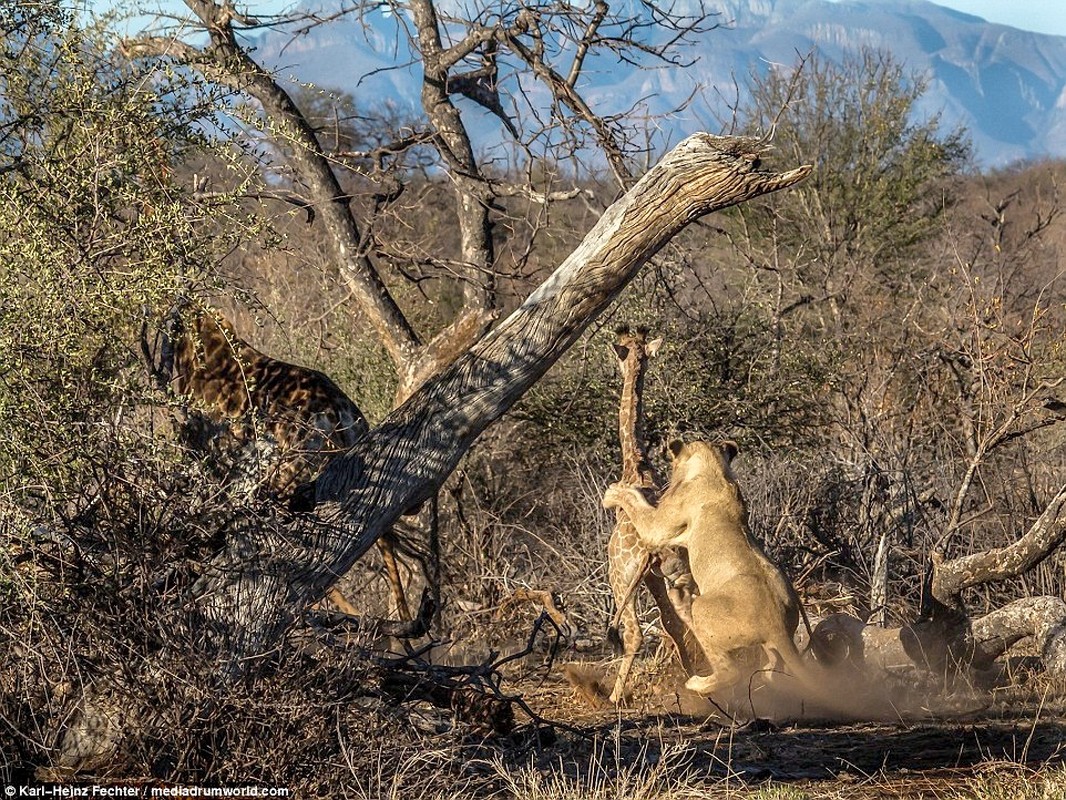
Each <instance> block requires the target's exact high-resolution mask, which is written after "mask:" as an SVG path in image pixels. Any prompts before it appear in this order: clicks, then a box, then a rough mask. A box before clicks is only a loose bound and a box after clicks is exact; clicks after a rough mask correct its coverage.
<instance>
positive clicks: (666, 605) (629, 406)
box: [607, 328, 702, 703]
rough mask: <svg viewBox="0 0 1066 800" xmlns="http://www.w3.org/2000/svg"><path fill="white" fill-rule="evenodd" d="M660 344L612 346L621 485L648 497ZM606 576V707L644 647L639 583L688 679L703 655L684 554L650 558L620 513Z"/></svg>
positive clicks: (634, 338) (630, 337) (641, 336)
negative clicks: (615, 652)
mask: <svg viewBox="0 0 1066 800" xmlns="http://www.w3.org/2000/svg"><path fill="white" fill-rule="evenodd" d="M661 344H662V339H655V340H653V341H650V342H649V341H647V331H645V330H644V329H637V330H636V331H631V330H629V329H628V328H622V329H620V330H619V331H618V341H617V342H616V343H615V344H614V351H615V354H616V355H617V356H618V367H619V370H620V371H621V373H622V394H621V399H620V402H619V412H618V438H619V441H620V443H621V446H622V479H621V483H624V484H629V485H632V486H639V487H641V488H643V489H649V490H651V491H655V490H656V489H657V486H658V482H657V480H656V475H655V472H654V470H653V468H652V466H651V463H650V462H649V461H648V456H647V449H646V447H645V443H644V434H643V420H644V406H643V394H644V373H645V371H646V368H647V363H648V359H649V358H652V357H654V355H655V353H656V352H657V351H658V349H659V346H660V345H661ZM607 573H608V577H609V579H610V583H611V593H612V594H613V595H614V602H615V608H616V610H615V615H614V618H613V619H612V621H611V625H610V628H609V629H608V634H607V635H608V638H609V639H610V640H611V641H612V643H613V644H614V645H615V648H616V649H618V646H619V644H620V645H621V650H622V663H621V665H620V666H619V668H618V676H617V678H616V679H615V684H614V689H613V690H612V691H611V702H612V703H620V702H621V701H622V700H623V699H624V697H625V684H626V681H627V680H628V678H629V672H630V670H631V669H632V667H633V661H634V660H635V659H636V656H637V652H638V651H639V650H640V646H641V644H643V642H644V634H643V632H642V631H641V629H640V620H639V619H638V617H637V598H636V594H637V588H638V586H639V585H640V583H641V580H642V579H643V583H644V585H645V586H647V587H648V590H649V591H650V592H651V595H652V598H653V599H654V600H655V603H656V605H657V606H658V607H659V616H660V620H661V622H662V625H663V628H664V629H665V630H666V633H667V635H668V636H669V637H670V638H671V639H672V640H673V642H674V645H675V646H676V648H677V651H678V655H679V656H680V657H681V662H682V665H683V666H684V668H685V671H686V672H687V673H688V674H689V675H692V674H695V672H694V670H695V669H697V668H698V666H699V663H700V660H701V659H702V652H701V651H700V650H699V646H698V644H697V643H696V642H695V638H694V637H693V636H692V633H691V630H690V626H689V625H688V624H686V622H685V618H686V617H687V616H688V614H687V613H686V612H687V609H688V608H689V607H690V606H691V595H692V592H693V591H694V590H695V582H694V581H693V580H692V575H691V573H690V572H689V569H688V558H687V555H686V554H685V553H684V552H683V551H670V552H666V553H662V554H654V553H651V552H650V551H649V550H647V549H646V548H645V547H644V545H642V544H641V542H640V538H639V537H638V536H637V532H636V530H635V529H634V528H633V525H632V523H631V522H630V521H629V517H628V516H626V514H625V512H624V511H622V510H621V509H619V510H618V511H617V513H616V516H615V526H614V530H613V531H612V532H611V538H610V540H609V541H608V543H607ZM619 624H621V627H622V636H621V639H619V635H618V627H619Z"/></svg>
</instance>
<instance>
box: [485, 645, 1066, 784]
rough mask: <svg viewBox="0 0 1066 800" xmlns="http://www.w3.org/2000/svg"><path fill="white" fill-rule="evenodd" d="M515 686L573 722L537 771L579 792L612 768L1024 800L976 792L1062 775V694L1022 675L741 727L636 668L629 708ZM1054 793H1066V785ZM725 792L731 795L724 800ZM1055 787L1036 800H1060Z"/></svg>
mask: <svg viewBox="0 0 1066 800" xmlns="http://www.w3.org/2000/svg"><path fill="white" fill-rule="evenodd" d="M609 669H610V668H609V667H608V668H607V670H609ZM607 675H608V676H610V675H611V673H610V672H609V671H608V672H607ZM514 678H515V681H514V684H513V685H515V686H520V687H521V690H522V694H523V697H524V698H525V700H526V702H527V703H528V704H529V706H530V708H531V709H533V710H534V712H535V713H536V714H538V715H540V716H542V717H544V718H545V719H547V720H552V721H554V722H558V723H562V724H564V725H566V726H570V729H565V728H558V729H557V734H558V736H559V740H558V741H557V742H556V743H555V744H554V745H553V746H551V747H547V748H544V749H543V751H541V754H540V761H541V763H540V764H539V765H538V766H539V767H540V768H542V769H550V770H552V771H555V772H562V773H564V774H566V775H567V776H568V777H569V778H571V779H573V780H574V781H575V783H576V784H577V785H583V784H582V781H583V780H587V778H588V773H589V772H590V771H595V770H600V771H603V772H604V773H605V774H607V773H611V772H613V773H615V774H614V778H613V779H616V780H617V779H618V778H619V775H620V774H621V773H626V774H628V775H630V776H632V775H634V774H638V773H641V772H647V771H653V772H654V771H658V772H659V774H660V778H662V777H663V775H662V773H663V772H664V771H669V770H674V771H675V772H676V773H677V774H678V775H683V779H680V778H679V779H678V781H679V782H680V783H682V784H683V785H685V786H689V787H691V786H692V785H693V783H694V781H695V783H696V784H698V785H699V784H702V785H706V787H707V789H708V791H710V792H711V793H710V794H708V795H706V796H714V797H719V796H736V797H746V796H753V795H752V793H754V796H756V797H760V798H762V797H767V798H777V797H782V798H793V797H795V798H806V797H833V798H851V797H856V798H919V797H936V798H942V797H950V798H955V797H993V796H995V797H1005V798H1006V797H1012V798H1016V800H1021V798H1020V797H1019V796H1018V795H1016V794H1012V793H1009V792H1005V793H1003V794H999V793H998V791H999V790H997V792H993V793H989V794H985V793H982V792H980V791H975V790H973V787H974V786H975V785H978V784H981V782H982V781H983V780H984V778H983V776H987V775H988V774H989V773H990V772H992V773H996V774H997V775H1000V774H1002V775H1006V776H1008V777H1009V776H1010V775H1015V776H1017V777H1018V779H1019V780H1020V781H1022V782H1023V784H1024V785H1028V784H1030V783H1031V782H1032V781H1031V780H1030V776H1032V775H1036V774H1041V773H1042V772H1047V771H1049V770H1050V771H1052V772H1054V773H1055V775H1056V776H1058V774H1059V773H1060V772H1061V771H1062V770H1063V769H1064V767H1066V750H1064V744H1066V713H1064V712H1066V686H1064V685H1062V682H1058V683H1057V684H1056V683H1055V682H1052V681H1048V680H1046V679H1045V678H1043V676H1040V675H1032V674H1020V675H1019V676H1016V677H1015V679H1014V680H1015V683H1014V684H1013V685H1011V686H1009V687H1008V688H1004V689H997V690H994V691H988V692H983V693H973V692H970V693H967V694H966V697H965V698H964V700H962V701H959V702H956V703H955V705H956V706H957V708H955V709H952V708H951V706H952V702H951V701H950V700H949V699H945V701H944V702H942V703H939V706H940V709H939V710H938V711H936V712H934V711H931V710H928V709H926V710H925V711H924V712H923V711H921V710H919V711H917V712H915V713H914V714H913V716H912V717H911V718H909V719H897V720H895V721H889V722H885V721H880V722H855V721H851V722H832V721H821V722H807V721H804V722H788V721H785V722H781V723H779V724H768V723H760V722H756V723H753V724H748V725H739V726H738V725H728V724H723V723H722V722H721V721H720V719H708V718H707V717H706V716H705V715H704V714H701V713H691V712H692V710H693V709H692V708H691V707H690V708H685V703H684V702H683V701H682V702H680V704H679V702H678V699H677V697H678V696H677V694H676V693H673V692H672V689H671V687H672V686H674V685H676V684H674V683H673V678H672V677H671V676H669V675H668V674H664V672H663V669H662V668H661V666H660V667H659V668H656V667H655V666H654V665H652V666H651V667H650V668H649V667H648V666H647V665H645V667H644V668H643V669H638V670H637V671H636V675H635V681H634V685H635V686H636V687H637V689H636V691H635V693H634V694H635V696H634V697H633V699H632V700H631V701H630V703H629V705H628V707H626V708H622V709H617V708H613V707H601V708H593V707H591V706H590V704H589V703H588V702H587V700H586V699H584V698H583V697H582V696H580V693H576V692H575V691H574V688H573V686H572V685H571V684H570V683H569V682H568V681H567V679H566V677H565V676H564V675H563V670H562V668H561V665H557V664H556V665H553V666H552V667H551V668H550V670H548V671H547V672H545V671H538V670H531V671H529V672H527V673H526V674H524V675H521V676H518V675H516V676H514ZM508 683H510V682H508ZM664 687H665V688H664ZM505 688H506V687H505ZM671 698H673V699H672V701H671ZM975 701H976V702H975ZM671 702H672V703H673V706H674V708H673V710H671V708H669V706H670V705H671ZM975 706H976V707H975ZM685 712H688V713H685ZM667 762H669V763H667ZM1062 774H1063V775H1064V776H1066V772H1063V773H1062ZM664 780H665V783H664V786H668V785H671V782H670V779H669V778H665V779H664ZM1056 781H1058V777H1056ZM1055 786H1056V787H1058V786H1061V787H1063V788H1062V789H1061V791H1063V795H1062V796H1064V797H1066V777H1064V779H1063V782H1062V783H1061V784H1059V783H1057V782H1056V783H1055ZM723 787H728V788H729V791H728V793H727V794H725V795H723V794H722V791H723ZM712 789H713V791H711V790H712ZM1056 791H1060V790H1059V789H1058V788H1054V789H1052V790H1051V793H1046V792H1043V793H1040V794H1036V795H1033V796H1038V797H1049V798H1050V797H1057V796H1059V795H1056V794H1055V793H1054V792H1056ZM667 794H669V792H667V793H665V794H664V795H663V796H666V795H667ZM578 796H580V793H579V795H578ZM619 796H624V795H619ZM641 796H649V797H658V796H660V795H659V794H658V793H649V794H647V795H643V794H642V795H641ZM671 796H678V797H683V796H691V795H689V794H687V793H686V792H685V791H680V792H677V793H676V794H675V795H671ZM699 796H703V795H702V793H701V795H699ZM1026 796H1028V795H1026Z"/></svg>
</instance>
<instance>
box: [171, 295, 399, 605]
mask: <svg viewBox="0 0 1066 800" xmlns="http://www.w3.org/2000/svg"><path fill="white" fill-rule="evenodd" d="M175 334H176V335H175ZM172 338H176V341H174V342H172V346H173V363H174V367H173V370H174V379H173V383H174V388H175V389H176V390H177V391H178V392H179V393H181V394H183V395H185V396H187V397H189V398H191V399H192V400H194V401H196V402H197V403H198V405H199V409H198V410H197V411H194V412H193V413H191V414H190V416H189V420H188V422H187V423H186V425H185V429H184V430H183V436H184V438H185V439H186V440H187V441H188V442H189V443H190V444H191V445H192V446H193V447H194V448H196V449H197V450H200V451H204V452H209V453H212V454H213V455H214V456H216V457H215V459H214V460H215V461H216V463H218V464H219V465H220V466H221V469H222V471H223V472H225V473H226V475H227V477H228V478H229V479H230V482H231V484H235V485H236V487H237V489H238V491H243V492H245V493H248V494H254V495H255V496H258V497H261V498H268V499H272V500H275V501H280V502H285V501H287V500H288V499H290V498H291V496H292V494H293V492H294V491H295V490H296V488H297V487H298V486H300V485H301V484H304V483H307V482H309V481H312V480H314V478H315V477H317V475H318V473H319V472H321V470H322V468H323V467H324V466H325V465H326V463H327V462H328V461H329V460H330V459H331V458H332V457H333V456H334V455H336V454H338V453H342V452H344V451H345V450H348V449H349V448H351V447H352V446H353V445H354V444H355V442H356V441H357V440H358V439H359V438H360V437H361V436H363V435H364V434H365V433H366V432H367V431H368V430H369V426H368V425H367V421H366V418H365V417H364V416H363V413H362V412H361V411H360V410H359V408H358V407H357V406H356V405H355V403H353V402H352V401H351V400H350V399H349V398H348V396H347V395H346V394H345V393H344V392H343V391H342V390H341V388H340V387H339V386H337V384H335V383H334V382H333V381H332V380H330V378H329V377H328V376H326V375H325V374H323V373H321V372H319V371H318V370H313V369H309V368H307V367H300V366H297V365H295V364H289V363H286V362H284V361H279V360H277V359H274V358H270V357H269V356H267V355H264V354H263V353H261V352H259V351H258V350H256V349H255V348H254V347H252V346H251V345H250V344H248V343H247V342H245V341H244V340H243V339H241V338H240V337H239V336H237V332H236V331H235V330H234V328H233V325H232V324H231V323H230V322H229V321H228V320H226V319H225V318H224V317H222V316H221V315H220V314H218V312H216V311H199V312H197V313H195V314H194V315H192V317H191V319H189V320H188V324H187V325H185V326H183V329H182V330H180V331H175V332H172ZM390 537H391V535H390V534H387V535H386V536H385V537H382V538H381V539H379V540H378V543H379V547H380V549H381V555H382V559H383V561H384V564H385V570H386V574H387V576H388V580H389V584H390V587H391V591H392V599H393V604H394V606H395V608H396V613H397V614H398V615H399V616H400V618H401V619H402V620H404V621H410V619H411V611H410V608H409V607H408V605H407V600H406V597H405V595H404V591H403V584H402V580H401V577H400V570H399V565H398V563H397V559H396V552H395V542H394V541H392V539H391V538H390ZM330 598H331V599H332V600H333V601H334V602H335V603H336V604H337V605H338V607H340V608H341V609H342V610H343V611H346V612H347V613H352V612H354V610H355V609H353V608H352V607H351V605H350V604H348V602H347V600H345V599H344V598H343V596H341V595H340V593H339V592H332V593H331V595H330Z"/></svg>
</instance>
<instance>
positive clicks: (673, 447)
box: [666, 439, 685, 458]
mask: <svg viewBox="0 0 1066 800" xmlns="http://www.w3.org/2000/svg"><path fill="white" fill-rule="evenodd" d="M684 446H685V443H684V442H683V441H681V440H680V439H671V440H670V443H669V444H668V445H666V448H667V449H668V450H669V451H670V457H671V458H677V457H678V456H679V455H681V450H682V448H684Z"/></svg>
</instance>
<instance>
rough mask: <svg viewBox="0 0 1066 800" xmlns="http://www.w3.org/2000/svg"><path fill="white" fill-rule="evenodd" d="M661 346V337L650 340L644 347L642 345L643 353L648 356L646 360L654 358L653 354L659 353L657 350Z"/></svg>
mask: <svg viewBox="0 0 1066 800" xmlns="http://www.w3.org/2000/svg"><path fill="white" fill-rule="evenodd" d="M662 345H663V337H661V336H660V337H659V338H658V339H652V340H651V341H650V342H648V343H647V344H646V345H644V352H645V353H647V354H648V358H655V354H656V353H658V352H659V348H660V347H662Z"/></svg>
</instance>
